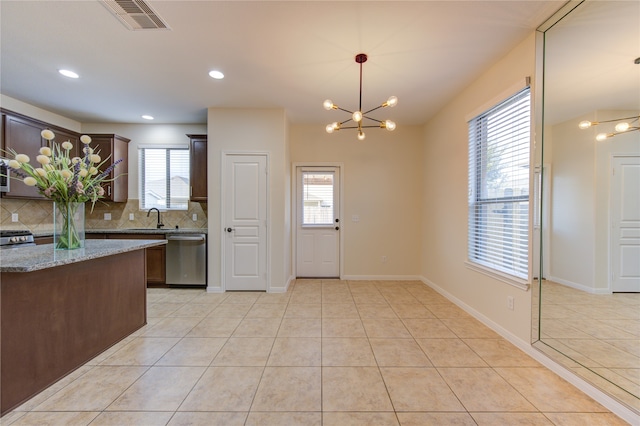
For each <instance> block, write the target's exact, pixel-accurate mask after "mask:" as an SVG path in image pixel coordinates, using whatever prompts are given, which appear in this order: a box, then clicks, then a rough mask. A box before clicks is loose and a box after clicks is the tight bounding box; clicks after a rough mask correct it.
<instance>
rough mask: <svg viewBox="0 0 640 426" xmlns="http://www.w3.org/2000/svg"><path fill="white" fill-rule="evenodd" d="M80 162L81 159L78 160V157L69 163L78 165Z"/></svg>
mask: <svg viewBox="0 0 640 426" xmlns="http://www.w3.org/2000/svg"><path fill="white" fill-rule="evenodd" d="M81 161H82V158H80V157H73V158H72V159H71V162H72V163H73V164H77V163H79V162H81Z"/></svg>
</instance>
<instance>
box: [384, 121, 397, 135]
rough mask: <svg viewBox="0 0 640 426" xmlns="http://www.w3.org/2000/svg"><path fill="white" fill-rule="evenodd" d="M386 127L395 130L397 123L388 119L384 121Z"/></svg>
mask: <svg viewBox="0 0 640 426" xmlns="http://www.w3.org/2000/svg"><path fill="white" fill-rule="evenodd" d="M384 128H385V129H387V130H388V131H390V132H393V131H394V130H395V129H396V123H394V122H393V121H391V120H387V121H385V122H384Z"/></svg>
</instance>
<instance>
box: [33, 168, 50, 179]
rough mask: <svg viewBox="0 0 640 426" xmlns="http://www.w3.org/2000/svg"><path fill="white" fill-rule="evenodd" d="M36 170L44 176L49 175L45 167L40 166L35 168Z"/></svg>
mask: <svg viewBox="0 0 640 426" xmlns="http://www.w3.org/2000/svg"><path fill="white" fill-rule="evenodd" d="M34 170H35V171H36V173H37V174H39V175H40V176H42V177H45V176H46V175H47V172H46V171H45V170H44V169H42V168H40V167H38V168H37V169H34Z"/></svg>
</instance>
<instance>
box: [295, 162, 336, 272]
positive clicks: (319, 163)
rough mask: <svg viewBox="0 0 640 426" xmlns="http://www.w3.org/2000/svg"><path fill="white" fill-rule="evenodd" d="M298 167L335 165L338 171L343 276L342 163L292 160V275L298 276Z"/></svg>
mask: <svg viewBox="0 0 640 426" xmlns="http://www.w3.org/2000/svg"><path fill="white" fill-rule="evenodd" d="M299 167H335V168H337V169H338V171H339V172H340V182H339V185H338V187H339V188H340V194H339V197H338V200H339V203H340V208H339V209H338V217H339V218H340V231H341V232H340V235H339V250H340V253H338V262H340V265H339V268H338V269H339V271H338V273H339V274H340V276H339V278H340V279H342V277H343V276H344V230H345V223H346V220H345V218H344V163H337V162H330V161H329V162H294V163H292V167H291V181H292V185H291V189H292V194H291V200H292V203H291V231H292V232H291V239H292V241H291V242H292V244H291V267H292V270H293V276H294V277H297V276H298V221H299V220H300V218H299V217H298V202H299V201H300V200H299V198H300V197H299V191H298V190H299V189H300V187H299V185H298V168H299Z"/></svg>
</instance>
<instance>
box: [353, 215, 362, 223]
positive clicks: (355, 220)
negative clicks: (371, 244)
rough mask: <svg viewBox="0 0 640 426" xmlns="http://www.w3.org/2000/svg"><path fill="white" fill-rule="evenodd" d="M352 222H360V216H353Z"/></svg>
mask: <svg viewBox="0 0 640 426" xmlns="http://www.w3.org/2000/svg"><path fill="white" fill-rule="evenodd" d="M351 222H360V216H358V215H357V214H354V215H353V216H351Z"/></svg>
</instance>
